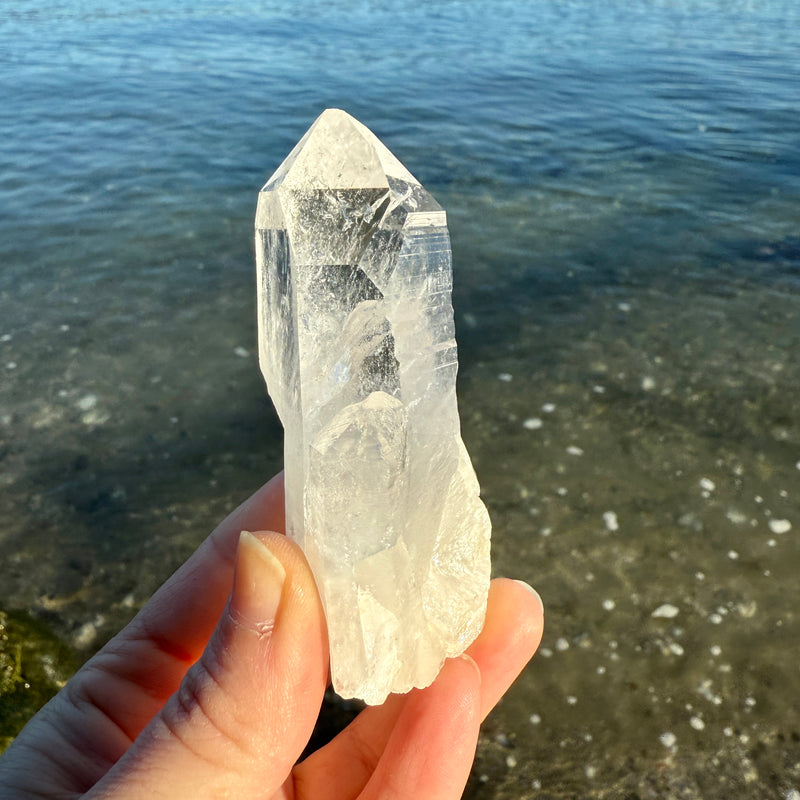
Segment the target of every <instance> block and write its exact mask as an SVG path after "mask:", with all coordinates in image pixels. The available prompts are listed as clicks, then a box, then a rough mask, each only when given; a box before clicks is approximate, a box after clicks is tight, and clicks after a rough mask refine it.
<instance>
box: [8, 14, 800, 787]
mask: <svg viewBox="0 0 800 800" xmlns="http://www.w3.org/2000/svg"><path fill="white" fill-rule="evenodd" d="M175 5H176V4H167V3H164V2H162V0H143V2H141V3H138V4H137V5H136V8H135V9H130V10H119V11H108V10H107V9H106V8H104V7H103V4H100V3H97V2H78V1H77V0H73V2H68V3H53V2H44V0H32V1H31V2H28V3H25V4H22V5H18V6H17V7H15V8H13V9H10V10H9V9H8V8H6V9H4V10H3V11H2V12H0V41H2V42H3V46H2V48H0V489H1V490H2V491H0V554H1V555H2V558H0V610H2V609H7V610H14V611H13V613H14V614H18V610H19V609H23V610H29V611H30V612H31V613H33V614H34V615H35V616H36V617H37V618H38V620H39V621H43V622H45V623H46V624H47V625H48V626H49V629H51V630H52V631H53V632H55V633H56V634H57V635H58V636H60V637H61V638H62V639H63V640H65V641H66V642H68V643H69V644H70V646H71V647H72V648H73V650H74V651H76V652H78V653H79V654H83V655H85V654H88V653H90V652H91V651H92V649H93V648H94V647H97V646H98V645H100V644H101V643H102V641H103V640H104V639H105V638H107V637H108V636H109V635H111V634H112V633H113V632H114V631H115V630H117V629H118V628H119V626H120V625H122V624H123V623H124V622H125V621H126V620H127V619H128V618H129V617H130V615H131V614H132V613H133V612H134V611H135V609H136V608H138V607H139V606H140V605H141V604H142V603H143V602H144V601H145V600H146V598H147V596H148V595H149V594H150V593H151V592H152V591H153V590H154V589H155V587H156V586H157V585H158V584H159V583H160V582H161V581H162V580H163V579H164V578H165V577H166V576H167V575H168V574H169V573H170V571H171V570H172V569H173V568H174V567H175V566H177V565H178V564H179V563H181V561H182V560H183V559H184V558H185V557H186V556H187V555H188V553H189V552H190V551H191V550H192V548H193V547H194V546H196V544H197V543H198V542H199V541H200V540H201V539H202V538H203V537H204V535H205V533H206V532H207V531H208V530H210V528H211V527H212V526H213V524H214V523H215V522H216V521H217V520H218V519H219V518H221V517H222V516H223V515H224V514H225V513H226V511H227V510H229V509H230V508H231V507H232V506H233V505H235V503H237V502H238V501H239V500H241V499H242V498H244V497H245V496H246V495H247V494H248V493H249V492H250V491H251V490H252V489H254V488H255V487H256V486H258V485H260V483H262V482H263V481H264V480H265V479H266V478H267V477H269V475H271V474H272V473H273V472H274V471H275V470H277V469H279V467H280V461H281V438H280V436H281V434H280V428H279V425H278V423H277V420H276V418H275V415H274V412H273V411H272V410H271V407H270V405H269V402H268V400H267V399H266V398H265V396H264V391H263V386H262V383H261V379H260V376H259V374H258V369H257V365H256V360H255V356H254V351H255V325H254V305H255V301H254V296H253V264H252V260H253V259H252V245H251V232H252V216H253V212H254V207H255V199H256V193H257V191H258V188H259V187H260V185H261V184H262V183H263V181H264V180H265V179H266V177H268V175H269V173H271V171H272V170H273V169H274V168H275V167H276V166H277V165H278V163H280V161H281V160H282V159H283V157H284V156H285V155H286V153H287V152H288V151H289V150H290V149H291V147H292V146H293V144H294V143H295V142H296V141H297V139H298V138H299V136H300V135H301V134H302V133H303V132H304V131H305V129H306V128H307V127H308V125H309V124H310V123H311V121H312V120H313V119H314V118H315V117H316V115H317V114H318V113H319V112H320V111H321V110H322V109H323V108H325V107H327V106H338V107H343V108H345V109H347V110H348V111H350V112H351V113H352V114H354V115H355V116H356V117H358V118H359V119H361V120H362V121H363V122H364V123H365V124H367V125H368V126H369V127H371V128H372V129H373V130H374V131H375V132H376V133H377V134H378V135H379V136H380V137H381V138H382V139H383V140H384V141H385V142H386V144H387V145H388V146H389V147H390V149H392V150H393V151H394V152H395V153H396V154H397V155H398V156H399V157H400V158H401V160H402V161H403V162H404V163H405V164H406V165H407V166H408V167H409V169H411V171H412V172H413V173H414V174H415V175H417V177H419V178H420V180H422V182H423V183H424V184H425V185H426V187H427V188H428V189H430V190H431V191H432V192H433V193H434V194H435V195H436V197H437V199H439V200H440V202H441V203H442V204H443V205H444V206H445V207H446V208H447V210H448V214H449V219H450V225H451V235H452V240H453V249H454V260H455V265H456V274H455V282H456V289H455V296H454V300H455V305H456V323H457V327H458V335H459V343H460V356H461V369H460V373H459V390H460V405H461V410H462V420H463V427H464V435H465V439H466V441H467V445H468V447H469V449H470V451H471V453H472V454H473V457H474V461H475V464H476V467H477V470H478V473H479V476H480V479H481V483H482V486H483V489H484V494H485V497H486V501H487V504H488V505H489V507H490V510H491V513H492V517H493V521H494V527H495V534H494V543H493V553H494V563H495V571H496V573H497V574H512V575H515V576H518V577H522V578H525V579H527V580H529V581H530V582H531V583H533V584H534V585H535V586H537V588H539V590H540V591H541V593H542V595H543V596H544V599H545V603H546V605H547V608H548V618H547V626H548V627H547V633H546V636H545V641H544V644H543V649H542V652H541V653H540V655H539V656H537V658H536V659H535V661H534V663H533V664H532V666H531V667H530V668H529V669H528V670H527V671H526V673H525V674H524V676H523V678H522V679H521V680H520V682H519V684H518V685H517V687H516V688H515V690H514V691H513V692H512V693H511V694H510V695H509V697H508V698H507V699H506V700H505V701H504V702H503V704H502V705H501V706H500V708H499V709H498V711H497V712H496V713H495V714H494V715H493V716H492V717H491V718H490V720H489V721H488V722H487V724H486V726H485V728H484V735H483V739H482V741H481V745H480V747H479V751H478V758H477V762H476V767H475V772H474V775H473V778H472V779H471V781H470V784H469V787H468V789H467V796H468V797H470V798H525V797H544V798H551V797H552V798H555V797H600V798H611V797H623V796H627V797H631V798H633V797H641V798H644V797H656V796H658V797H683V798H694V797H698V798H699V797H703V798H716V797H719V798H723V797H730V796H737V797H740V798H751V797H752V798H763V797H784V796H787V793H788V792H789V791H790V790H791V789H793V788H796V789H798V790H800V766H798V765H800V745H799V744H798V741H799V740H800V727H799V726H798V719H800V716H798V706H797V697H796V691H795V687H796V686H797V681H798V677H800V676H799V675H798V662H797V658H796V647H795V645H794V643H795V642H796V641H797V640H798V635H800V630H798V628H799V627H800V626H799V625H798V621H797V616H796V612H795V606H796V597H797V594H796V593H797V574H798V569H799V568H800V547H799V546H798V538H797V537H798V531H800V500H799V499H798V497H800V495H799V494H798V493H799V492H800V471H798V468H797V466H796V464H797V463H798V462H800V424H799V423H798V420H800V400H798V386H800V364H799V363H798V357H797V352H798V345H799V344H800V313H799V311H798V302H797V301H798V296H799V295H800V225H799V224H798V219H800V180H798V175H800V148H799V147H798V126H797V107H798V101H800V58H798V56H797V53H798V52H800V8H798V6H797V4H795V3H794V2H790V0H764V2H756V1H755V0H753V2H733V3H730V2H728V3H725V2H721V1H720V2H714V1H713V0H697V1H696V2H691V0H674V1H673V2H666V1H665V2H657V1H656V0H651V1H650V2H647V1H646V0H634V1H633V2H626V3H620V2H611V3H603V4H600V3H594V2H590V0H575V2H555V0H541V1H540V2H531V3H511V2H504V1H503V0H490V2H487V3H482V4H472V3H466V2H457V1H455V0H454V1H453V2H445V1H441V2H436V0H428V1H427V2H425V3H422V2H416V0H410V1H409V2H407V3H405V4H402V5H400V4H395V5H392V6H387V5H386V4H377V3H371V2H356V1H355V0H353V2H346V1H345V0H338V1H337V2H326V3H321V2H312V1H311V0H306V1H305V2H300V3H296V4H294V5H293V6H292V7H291V9H288V8H286V7H285V5H286V4H279V3H276V2H259V3H255V2H249V3H248V2H245V3H236V4H225V3H211V2H199V3H194V4H192V5H191V7H188V6H186V7H174V6H175ZM611 512H613V516H612V514H611ZM604 515H605V517H604ZM783 520H788V522H789V524H790V525H791V527H790V528H789V530H788V531H785V532H782V533H781V532H776V531H783V530H784V529H785V527H786V525H785V523H782V522H781V523H780V524H778V523H779V521H783ZM615 523H616V524H615ZM663 604H671V605H673V606H674V607H675V608H676V609H677V612H678V613H677V616H675V617H673V618H664V617H660V616H656V617H654V616H652V614H653V611H655V610H656V609H657V608H659V607H660V606H661V605H663ZM15 609H16V610H15ZM31 635H32V634H31ZM23 667H24V661H23ZM31 673H32V670H31ZM18 696H19V692H17V693H16V694H15V695H14V697H15V698H17V697H18ZM37 697H38V695H37ZM15 702H17V700H15ZM14 718H15V719H16V716H14ZM0 733H2V734H3V735H9V733H8V727H7V726H6V727H5V728H3V730H2V731H0ZM667 734H671V735H672V737H674V739H673V738H672V737H671V736H669V735H667Z"/></svg>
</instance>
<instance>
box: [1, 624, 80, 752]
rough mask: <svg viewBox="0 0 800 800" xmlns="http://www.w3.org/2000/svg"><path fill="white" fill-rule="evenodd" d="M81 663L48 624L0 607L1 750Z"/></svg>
mask: <svg viewBox="0 0 800 800" xmlns="http://www.w3.org/2000/svg"><path fill="white" fill-rule="evenodd" d="M77 666H78V659H77V657H76V656H75V653H74V652H73V651H72V650H71V649H70V648H69V647H68V646H67V645H65V644H64V643H63V642H62V641H61V640H60V639H59V638H58V637H57V636H55V634H54V633H53V632H52V631H50V630H49V629H48V628H47V626H46V625H45V624H43V623H42V622H39V621H38V620H35V619H33V618H32V617H31V616H30V615H28V614H26V613H25V612H22V611H3V610H1V609H0V752H2V751H3V750H5V748H6V747H8V745H9V744H11V741H12V740H13V738H14V737H15V736H16V735H17V734H18V733H19V732H20V730H21V729H22V727H23V725H25V723H26V722H27V721H28V720H29V719H30V718H31V717H32V716H33V714H35V713H36V711H38V710H39V709H40V708H41V707H42V706H43V705H44V704H45V703H46V702H47V701H48V700H49V699H50V698H51V697H52V696H53V695H54V694H55V693H56V692H57V691H58V690H59V689H60V688H61V687H62V686H63V685H64V684H65V683H66V681H67V680H68V679H69V678H70V676H71V675H72V674H73V672H74V671H75V669H76V668H77Z"/></svg>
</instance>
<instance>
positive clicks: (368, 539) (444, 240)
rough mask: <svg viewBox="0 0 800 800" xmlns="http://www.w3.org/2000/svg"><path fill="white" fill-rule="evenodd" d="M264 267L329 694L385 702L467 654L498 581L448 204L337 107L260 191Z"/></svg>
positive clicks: (280, 407) (262, 320)
mask: <svg viewBox="0 0 800 800" xmlns="http://www.w3.org/2000/svg"><path fill="white" fill-rule="evenodd" d="M256 261H257V269H258V322H259V359H260V364H261V369H262V372H263V374H264V378H265V380H266V383H267V388H268V390H269V393H270V396H271V397H272V400H273V402H274V404H275V408H276V409H277V412H278V414H279V416H280V418H281V421H282V422H283V426H284V431H285V443H284V460H285V469H286V530H287V533H288V535H289V536H291V537H292V538H293V539H294V540H295V541H297V542H298V543H299V544H300V546H301V547H302V548H303V550H304V552H305V554H306V557H307V558H308V561H309V563H310V565H311V568H312V570H313V572H314V576H315V578H316V581H317V585H318V587H319V591H320V595H321V597H322V601H323V604H324V606H325V613H326V616H327V621H328V636H329V640H330V649H331V673H332V677H333V687H334V689H335V690H336V691H337V692H338V693H339V694H340V695H341V696H343V697H358V698H361V699H363V700H364V701H365V702H367V703H369V704H378V703H381V702H383V700H384V699H385V698H386V696H387V695H388V694H389V693H390V692H406V691H409V690H410V689H412V688H413V687H424V686H427V685H429V684H430V683H431V682H432V681H433V679H434V678H435V677H436V675H437V674H438V672H439V669H440V668H441V666H442V664H443V662H444V659H445V658H448V657H451V656H456V655H459V654H461V653H462V652H463V651H464V650H465V649H466V648H467V646H468V645H469V644H470V643H471V642H472V640H473V639H474V638H475V637H476V636H477V635H478V633H479V632H480V629H481V627H482V626H483V619H484V615H485V611H486V599H487V595H488V590H489V571H490V564H489V539H490V531H491V524H490V522H489V515H488V513H487V511H486V508H485V507H484V505H483V503H482V502H481V500H480V498H479V487H478V481H477V478H476V477H475V472H474V470H473V468H472V464H471V462H470V460H469V456H468V455H467V451H466V448H465V447H464V444H463V442H462V440H461V434H460V423H459V418H458V409H457V405H456V371H457V368H458V363H457V358H456V343H455V331H454V325H453V308H452V304H451V299H450V290H451V286H452V268H451V255H450V238H449V235H448V231H447V222H446V218H445V212H444V211H443V210H442V208H441V207H440V206H439V205H438V204H437V203H436V201H435V200H434V199H433V198H432V197H431V195H430V194H429V193H428V192H427V191H426V190H425V189H424V188H423V187H422V186H421V185H420V183H419V182H418V181H417V180H416V179H415V178H414V177H413V176H412V175H411V174H410V173H409V172H408V170H407V169H406V168H405V167H404V166H403V165H402V164H401V163H400V162H399V161H398V160H397V159H396V158H395V157H394V156H393V155H392V154H391V153H390V152H389V150H388V149H387V148H386V147H385V146H384V145H383V144H382V143H381V142H380V141H379V140H378V139H377V138H376V137H375V135H374V134H373V133H372V132H371V131H369V130H368V129H367V128H366V127H364V126H363V125H362V124H361V123H360V122H358V121H357V120H355V119H353V118H352V117H351V116H349V115H348V114H347V113H345V112H344V111H340V110H338V109H328V110H327V111H325V112H323V113H322V114H321V115H320V117H319V118H318V119H317V120H316V121H315V122H314V124H313V125H312V126H311V128H310V129H309V130H308V132H307V133H306V134H305V136H303V138H302V139H301V140H300V142H299V143H298V144H297V146H296V147H295V148H294V150H292V152H291V153H290V154H289V155H288V156H287V158H286V160H285V161H284V162H283V164H281V166H280V167H279V168H278V169H277V171H276V172H275V174H274V175H273V176H272V177H271V178H270V179H269V181H268V182H267V184H266V185H265V186H264V188H263V189H262V190H261V193H260V194H259V198H258V209H257V212H256Z"/></svg>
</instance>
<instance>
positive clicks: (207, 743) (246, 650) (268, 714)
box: [88, 532, 328, 800]
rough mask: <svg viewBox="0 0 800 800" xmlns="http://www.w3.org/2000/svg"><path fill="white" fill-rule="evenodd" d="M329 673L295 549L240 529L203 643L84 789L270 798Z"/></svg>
mask: <svg viewBox="0 0 800 800" xmlns="http://www.w3.org/2000/svg"><path fill="white" fill-rule="evenodd" d="M196 590H197V591H202V590H203V587H202V586H198V587H196ZM327 671H328V643H327V634H326V628H325V618H324V614H323V611H322V606H321V603H320V600H319V595H318V593H317V588H316V584H315V583H314V578H313V576H312V574H311V570H310V569H309V567H308V564H307V562H306V560H305V557H304V556H303V554H302V552H301V551H300V549H299V548H298V547H297V545H295V544H294V543H293V542H292V541H291V540H289V539H287V538H286V537H285V536H281V535H280V534H276V533H266V534H257V535H253V534H250V533H247V532H242V534H241V535H240V538H239V547H238V550H237V555H236V568H235V572H234V579H233V589H232V591H231V595H230V598H229V601H228V605H227V606H226V608H225V611H224V612H223V614H222V617H221V618H220V621H219V623H218V625H217V628H216V630H215V631H214V634H213V635H212V637H211V640H210V641H209V643H208V646H207V647H206V649H205V651H204V652H203V654H202V656H201V657H200V659H199V660H198V661H197V662H196V663H195V664H194V665H193V666H192V667H191V668H190V669H189V671H188V672H187V673H186V675H185V677H184V679H183V681H182V683H181V686H180V688H179V690H178V691H177V692H176V693H175V694H174V695H173V696H172V697H171V698H170V699H169V700H168V701H167V704H166V705H165V706H164V708H163V709H162V710H161V712H160V713H159V714H158V715H157V716H156V717H155V718H154V719H153V720H152V722H151V723H150V725H148V727H147V728H145V730H144V731H143V732H142V733H141V735H140V736H139V737H138V738H137V740H136V741H135V742H134V743H133V745H131V747H130V748H129V749H128V751H127V752H126V754H125V755H124V756H123V758H121V759H120V760H119V761H118V762H117V764H116V765H115V766H114V768H113V769H112V770H111V771H110V772H109V773H108V774H107V775H106V776H105V778H104V779H103V780H102V781H101V782H100V783H99V784H97V785H96V786H95V787H94V790H93V791H92V792H91V793H90V794H89V795H88V796H89V797H108V796H111V795H112V794H113V796H114V798H115V800H117V798H125V797H137V798H141V797H152V798H159V797H162V796H164V797H166V796H169V798H170V800H181V798H187V800H188V798H191V800H202V798H206V797H254V796H259V797H269V796H270V795H271V794H272V793H273V792H275V791H276V790H277V789H278V788H279V787H280V786H281V784H283V782H284V781H285V780H286V778H287V777H288V775H289V773H290V771H291V769H292V767H293V765H294V763H295V761H296V760H297V758H298V757H299V756H300V753H301V752H302V750H303V748H304V747H305V745H306V743H307V742H308V739H309V737H310V736H311V732H312V730H313V727H314V723H315V721H316V718H317V715H318V713H319V709H320V705H321V703H322V696H323V694H324V691H325V685H326V678H327Z"/></svg>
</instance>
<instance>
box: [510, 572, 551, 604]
mask: <svg viewBox="0 0 800 800" xmlns="http://www.w3.org/2000/svg"><path fill="white" fill-rule="evenodd" d="M513 580H514V582H515V583H518V584H519V585H520V586H522V587H523V588H524V589H527V590H528V591H529V592H530V593H531V594H532V595H533V596H534V597H535V598H536V599H537V600H538V601H539V605H540V607H541V609H542V611H544V603H543V602H542V598H541V597H540V595H539V592H537V591H536V589H534V588H533V586H531V585H530V584H529V583H525V581H520V580H517V579H516V578H514V579H513Z"/></svg>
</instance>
